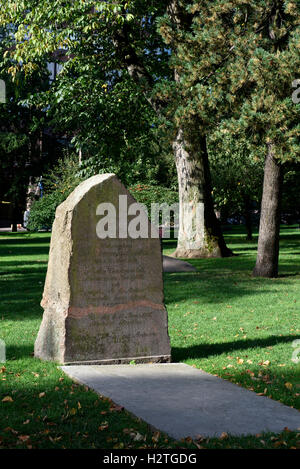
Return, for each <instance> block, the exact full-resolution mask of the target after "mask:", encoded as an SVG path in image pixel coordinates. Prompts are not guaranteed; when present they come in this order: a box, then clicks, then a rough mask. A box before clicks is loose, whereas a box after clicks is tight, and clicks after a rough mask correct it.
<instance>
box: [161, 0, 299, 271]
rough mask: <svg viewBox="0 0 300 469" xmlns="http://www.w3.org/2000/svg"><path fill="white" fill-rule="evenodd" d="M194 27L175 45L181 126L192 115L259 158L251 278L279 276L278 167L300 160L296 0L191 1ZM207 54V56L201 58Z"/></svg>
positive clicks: (179, 34) (168, 29)
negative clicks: (243, 141) (237, 138)
mask: <svg viewBox="0 0 300 469" xmlns="http://www.w3.org/2000/svg"><path fill="white" fill-rule="evenodd" d="M187 9H188V11H189V12H191V13H193V22H192V28H191V31H190V32H189V33H187V32H186V31H185V30H184V29H182V28H179V30H178V29H177V30H174V28H173V29H172V25H169V24H168V22H167V21H166V23H165V25H164V26H165V29H166V34H168V35H169V36H171V37H172V35H175V37H177V38H178V39H177V40H178V43H179V44H180V45H179V46H178V51H179V52H178V54H177V65H178V67H180V75H181V85H182V86H181V96H183V97H184V98H185V99H184V104H185V105H184V106H182V107H181V108H178V110H177V117H178V119H180V120H181V122H182V121H186V126H187V127H189V123H193V122H194V121H195V116H197V117H198V119H199V122H200V126H201V128H203V127H204V128H207V129H208V132H210V129H213V127H214V126H216V125H220V126H224V120H225V121H226V120H227V121H231V122H230V124H229V123H228V128H229V130H230V131H231V132H233V133H241V132H242V133H243V134H244V137H247V138H249V139H250V140H251V141H252V142H253V143H254V144H256V145H257V146H258V147H259V148H262V157H263V158H264V159H265V182H264V191H263V197H262V210H261V224H260V237H259V243H258V256H257V262H256V266H255V269H254V272H253V273H254V275H257V276H267V277H272V276H276V275H277V270H278V239H279V221H280V217H279V213H280V194H281V181H282V165H283V164H284V163H285V162H286V161H291V160H294V161H296V160H297V159H299V150H300V146H299V104H296V103H294V102H293V100H292V93H293V91H294V90H293V88H292V83H293V82H294V80H295V78H297V76H298V74H299V69H300V55H299V35H300V26H299V24H300V21H299V20H300V8H299V2H297V1H296V0H286V1H284V0H255V1H251V0H250V1H244V0H235V1H226V0H215V1H214V2H210V1H205V0H203V1H201V2H198V1H194V2H191V3H190V5H189V6H188V8H187ZM205 54H206V56H205Z"/></svg>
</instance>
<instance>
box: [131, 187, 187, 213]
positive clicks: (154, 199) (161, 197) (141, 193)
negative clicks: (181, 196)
mask: <svg viewBox="0 0 300 469" xmlns="http://www.w3.org/2000/svg"><path fill="white" fill-rule="evenodd" d="M129 191H130V192H131V194H132V195H133V197H134V198H135V199H136V200H137V202H139V203H141V204H144V205H146V207H147V209H148V214H150V213H151V204H152V203H157V204H163V203H166V204H168V205H172V204H174V203H177V202H178V192H177V191H175V190H172V189H169V188H167V187H162V186H153V185H152V186H151V185H145V184H135V185H133V186H132V187H129Z"/></svg>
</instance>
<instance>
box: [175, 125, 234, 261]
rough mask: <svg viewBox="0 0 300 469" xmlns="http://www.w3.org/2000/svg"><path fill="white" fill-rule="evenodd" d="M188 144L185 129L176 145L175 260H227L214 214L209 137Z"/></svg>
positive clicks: (178, 134)
mask: <svg viewBox="0 0 300 469" xmlns="http://www.w3.org/2000/svg"><path fill="white" fill-rule="evenodd" d="M197 143H198V144H197V145H195V143H194V142H193V144H187V142H186V141H185V139H184V136H183V131H182V129H179V131H178V133H177V136H176V139H175V141H174V143H173V149H174V154H175V160H176V167H177V174H178V187H179V233H178V243H177V249H176V251H175V252H174V253H173V256H174V257H186V258H192V257H194V258H199V257H205V258H207V257H226V256H230V255H232V252H231V250H230V249H228V248H227V247H226V244H225V241H224V238H223V235H222V231H221V226H220V223H219V221H218V220H217V218H216V215H215V212H214V205H213V200H212V187H211V178H210V171H209V163H208V154H207V147H206V139H205V137H200V138H197Z"/></svg>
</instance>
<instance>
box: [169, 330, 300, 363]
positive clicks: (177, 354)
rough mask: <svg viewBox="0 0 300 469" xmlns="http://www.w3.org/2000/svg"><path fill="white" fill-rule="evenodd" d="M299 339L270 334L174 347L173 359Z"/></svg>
mask: <svg viewBox="0 0 300 469" xmlns="http://www.w3.org/2000/svg"><path fill="white" fill-rule="evenodd" d="M297 339H300V335H295V336H290V335H288V336H270V337H267V338H264V339H248V340H236V341H233V342H224V343H221V344H199V345H193V346H191V347H172V359H173V361H175V362H180V361H183V360H187V359H189V358H207V357H209V356H212V355H222V354H223V353H229V352H233V351H235V350H247V349H251V348H256V347H260V348H264V347H270V346H273V345H277V344H279V343H288V342H293V341H294V340H297Z"/></svg>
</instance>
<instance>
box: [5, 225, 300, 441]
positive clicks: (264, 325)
mask: <svg viewBox="0 0 300 469" xmlns="http://www.w3.org/2000/svg"><path fill="white" fill-rule="evenodd" d="M225 236H226V240H227V242H228V244H229V246H230V247H231V248H232V249H233V251H234V252H235V253H237V254H238V256H236V257H232V258H226V259H194V260H188V261H189V262H190V263H191V264H193V265H194V266H195V267H196V268H197V272H186V273H166V274H164V280H165V303H166V306H167V309H168V315H169V334H170V338H171V345H172V359H173V361H181V362H185V363H187V364H189V365H192V366H195V367H198V368H201V369H203V370H205V371H207V372H209V373H212V374H215V375H217V376H220V377H222V378H224V379H227V380H230V381H232V382H234V383H236V384H239V385H241V386H244V387H246V388H248V389H250V390H252V391H254V392H257V393H259V394H262V395H265V396H267V397H272V398H273V399H275V400H278V401H281V402H283V403H285V404H287V405H290V406H294V407H296V408H298V409H299V408H300V402H299V394H300V364H296V363H293V362H292V360H291V358H292V353H293V351H294V348H293V341H294V340H296V339H299V338H300V312H299V305H300V288H299V284H300V231H299V230H298V229H296V228H295V227H292V228H287V227H283V229H282V237H281V254H280V268H279V278H278V279H261V278H252V277H251V271H252V268H253V266H254V264H255V256H256V241H257V233H256V234H255V241H253V242H249V241H246V240H245V233H244V232H243V228H242V227H233V229H231V230H230V231H226V233H225ZM49 240H50V234H49V233H32V234H27V233H18V234H15V233H14V234H13V233H0V257H1V263H0V294H1V304H0V338H1V339H3V340H5V342H6V345H7V362H6V363H5V366H2V365H1V364H0V385H1V389H0V445H1V444H2V447H5V448H16V447H17V448H26V447H33V448H63V447H64V448H113V447H114V446H116V447H118V448H139V447H141V446H144V447H148V448H151V447H154V446H155V445H156V447H158V448H168V447H174V448H178V447H190V448H195V446H193V445H194V443H193V442H192V441H186V442H174V441H173V440H172V439H170V438H167V437H166V436H165V435H163V434H159V437H158V439H157V441H154V440H153V439H152V438H153V432H152V430H151V429H150V428H149V427H148V426H147V425H146V424H145V423H143V422H141V421H139V420H136V419H135V418H133V417H132V416H131V415H129V414H127V412H124V411H123V412H119V411H114V407H113V403H111V401H109V400H107V399H104V398H101V397H99V396H97V395H96V394H95V393H94V392H92V391H89V390H87V389H86V388H84V387H83V386H79V385H77V384H75V383H73V382H72V381H71V380H70V379H69V378H68V377H67V376H66V375H64V374H63V373H62V372H61V371H60V370H59V369H58V368H57V364H56V363H51V362H42V361H40V360H37V359H35V358H34V357H33V347H34V341H35V338H36V335H37V332H38V329H39V325H40V322H41V318H42V308H41V306H40V301H41V297H42V292H43V286H44V280H45V275H46V270H47V260H48V251H49ZM175 247H176V241H174V240H164V253H165V254H170V253H171V252H173V251H174V249H175ZM7 396H9V397H10V398H11V399H12V402H2V399H3V398H5V397H7ZM99 428H100V429H102V430H99ZM128 429H130V430H128ZM132 432H133V434H134V435H137V434H138V435H142V438H143V440H142V441H139V440H138V439H137V440H136V441H135V440H133V439H132V437H131V436H130V433H131V434H132ZM19 437H21V438H19ZM25 437H26V438H25ZM27 437H28V438H27ZM22 438H23V439H22ZM262 438H263V440H262ZM282 442H284V443H282ZM295 445H297V435H296V433H295V432H285V433H283V434H282V435H277V436H276V437H275V436H274V435H272V434H267V435H262V436H259V437H255V436H251V437H249V436H248V437H231V436H229V437H228V438H227V439H226V440H224V441H222V440H220V439H213V438H211V439H208V440H203V441H202V442H201V446H202V447H205V448H227V447H231V448H235V447H236V448H238V447H242V448H265V447H273V446H274V447H281V446H284V447H288V446H292V447H294V446H295ZM0 447H1V446H0Z"/></svg>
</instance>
